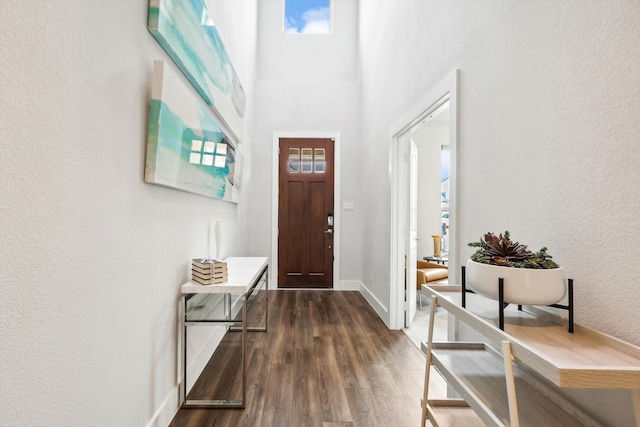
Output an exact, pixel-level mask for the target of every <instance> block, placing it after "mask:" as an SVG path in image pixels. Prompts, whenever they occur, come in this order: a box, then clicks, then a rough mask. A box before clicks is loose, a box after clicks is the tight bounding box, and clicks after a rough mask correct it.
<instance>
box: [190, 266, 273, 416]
mask: <svg viewBox="0 0 640 427" xmlns="http://www.w3.org/2000/svg"><path fill="white" fill-rule="evenodd" d="M224 261H225V262H226V263H227V267H228V270H229V278H228V280H227V281H226V282H224V283H219V284H213V285H201V284H199V283H196V282H193V281H189V282H187V283H185V284H183V285H182V288H181V291H182V306H183V307H184V313H183V314H184V316H183V317H182V323H183V335H182V349H181V350H182V351H181V354H182V383H181V384H180V404H181V406H183V407H215V408H244V407H245V403H246V402H245V400H246V382H247V378H246V364H247V332H266V331H267V317H268V311H267V307H268V299H267V298H268V297H267V295H268V292H266V291H268V288H269V284H268V270H269V260H268V258H266V257H233V258H227V259H226V260H224ZM262 288H264V290H265V314H264V326H259V327H248V326H247V311H248V310H249V308H250V306H251V304H252V303H253V301H255V299H256V297H257V295H258V292H259V291H260V289H262ZM202 324H211V325H228V326H229V327H230V328H229V330H230V331H238V332H241V333H242V361H241V363H242V396H241V398H240V399H238V400H226V399H225V400H213V399H212V400H194V399H188V398H187V331H188V329H189V326H193V325H202ZM238 325H240V326H239V327H238Z"/></svg>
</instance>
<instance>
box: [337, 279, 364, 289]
mask: <svg viewBox="0 0 640 427" xmlns="http://www.w3.org/2000/svg"><path fill="white" fill-rule="evenodd" d="M360 285H361V283H360V282H359V281H358V280H341V281H340V283H339V284H338V286H339V288H338V289H337V290H338V291H359V290H360Z"/></svg>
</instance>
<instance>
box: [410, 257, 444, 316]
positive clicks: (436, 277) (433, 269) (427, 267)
mask: <svg viewBox="0 0 640 427" xmlns="http://www.w3.org/2000/svg"><path fill="white" fill-rule="evenodd" d="M417 268H418V269H417V274H418V280H417V286H418V292H419V294H420V296H419V298H420V308H422V285H425V284H426V285H428V284H434V283H447V281H448V279H449V268H448V267H447V266H446V265H442V264H436V263H435V262H429V261H422V260H418V266H417Z"/></svg>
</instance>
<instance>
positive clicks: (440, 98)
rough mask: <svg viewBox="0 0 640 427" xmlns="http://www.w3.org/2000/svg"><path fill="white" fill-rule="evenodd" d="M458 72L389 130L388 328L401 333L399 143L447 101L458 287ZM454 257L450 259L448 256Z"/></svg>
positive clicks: (452, 270) (452, 264) (452, 275)
mask: <svg viewBox="0 0 640 427" xmlns="http://www.w3.org/2000/svg"><path fill="white" fill-rule="evenodd" d="M459 76H460V70H457V69H456V70H455V71H454V72H453V73H452V75H450V76H448V77H447V78H445V79H443V80H442V81H441V82H439V83H438V84H436V85H435V86H434V87H433V88H432V89H431V90H430V91H429V92H428V93H427V94H426V95H425V96H424V97H423V98H422V100H421V101H419V102H418V103H416V104H415V105H414V106H413V107H412V108H410V109H408V111H407V113H406V114H404V115H403V117H402V118H401V119H400V120H398V121H397V122H396V124H395V125H394V126H392V127H391V130H390V135H389V136H390V138H389V139H390V151H389V152H390V156H391V176H390V179H391V242H390V243H391V246H390V249H391V250H390V257H391V259H390V263H389V265H390V266H391V271H390V277H389V291H390V295H389V327H390V328H391V329H401V328H402V327H403V326H404V310H405V307H404V299H405V296H404V257H403V254H404V252H402V253H401V252H400V249H401V248H402V247H403V245H404V242H405V236H404V234H405V231H404V226H405V224H404V221H400V220H401V216H402V211H401V210H400V206H399V185H400V182H401V180H400V176H399V173H400V169H401V162H402V161H403V159H402V154H401V153H400V149H399V147H400V139H401V138H402V136H403V135H404V134H406V133H407V132H408V131H409V130H411V128H413V127H414V126H415V125H416V124H418V123H419V122H420V121H422V120H424V119H425V118H427V117H428V116H429V115H430V114H432V113H433V112H434V111H435V110H436V109H437V108H438V107H439V106H440V105H441V104H442V103H443V102H446V101H447V100H448V101H449V145H450V150H451V165H450V167H451V169H450V182H449V192H450V195H449V224H450V226H451V228H450V234H449V251H450V256H449V280H450V281H451V282H452V283H457V271H458V269H459V268H460V267H459V260H458V257H459V248H460V245H459V241H458V239H459V238H458V235H459V210H458V209H459V201H458V185H459V184H458V151H459V134H460V132H459V80H460V77H459ZM451 255H453V256H451Z"/></svg>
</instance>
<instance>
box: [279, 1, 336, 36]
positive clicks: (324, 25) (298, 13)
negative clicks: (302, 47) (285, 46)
mask: <svg viewBox="0 0 640 427" xmlns="http://www.w3.org/2000/svg"><path fill="white" fill-rule="evenodd" d="M331 2H332V0H284V32H285V33H304V34H331V32H332V23H331V15H332V14H331Z"/></svg>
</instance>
